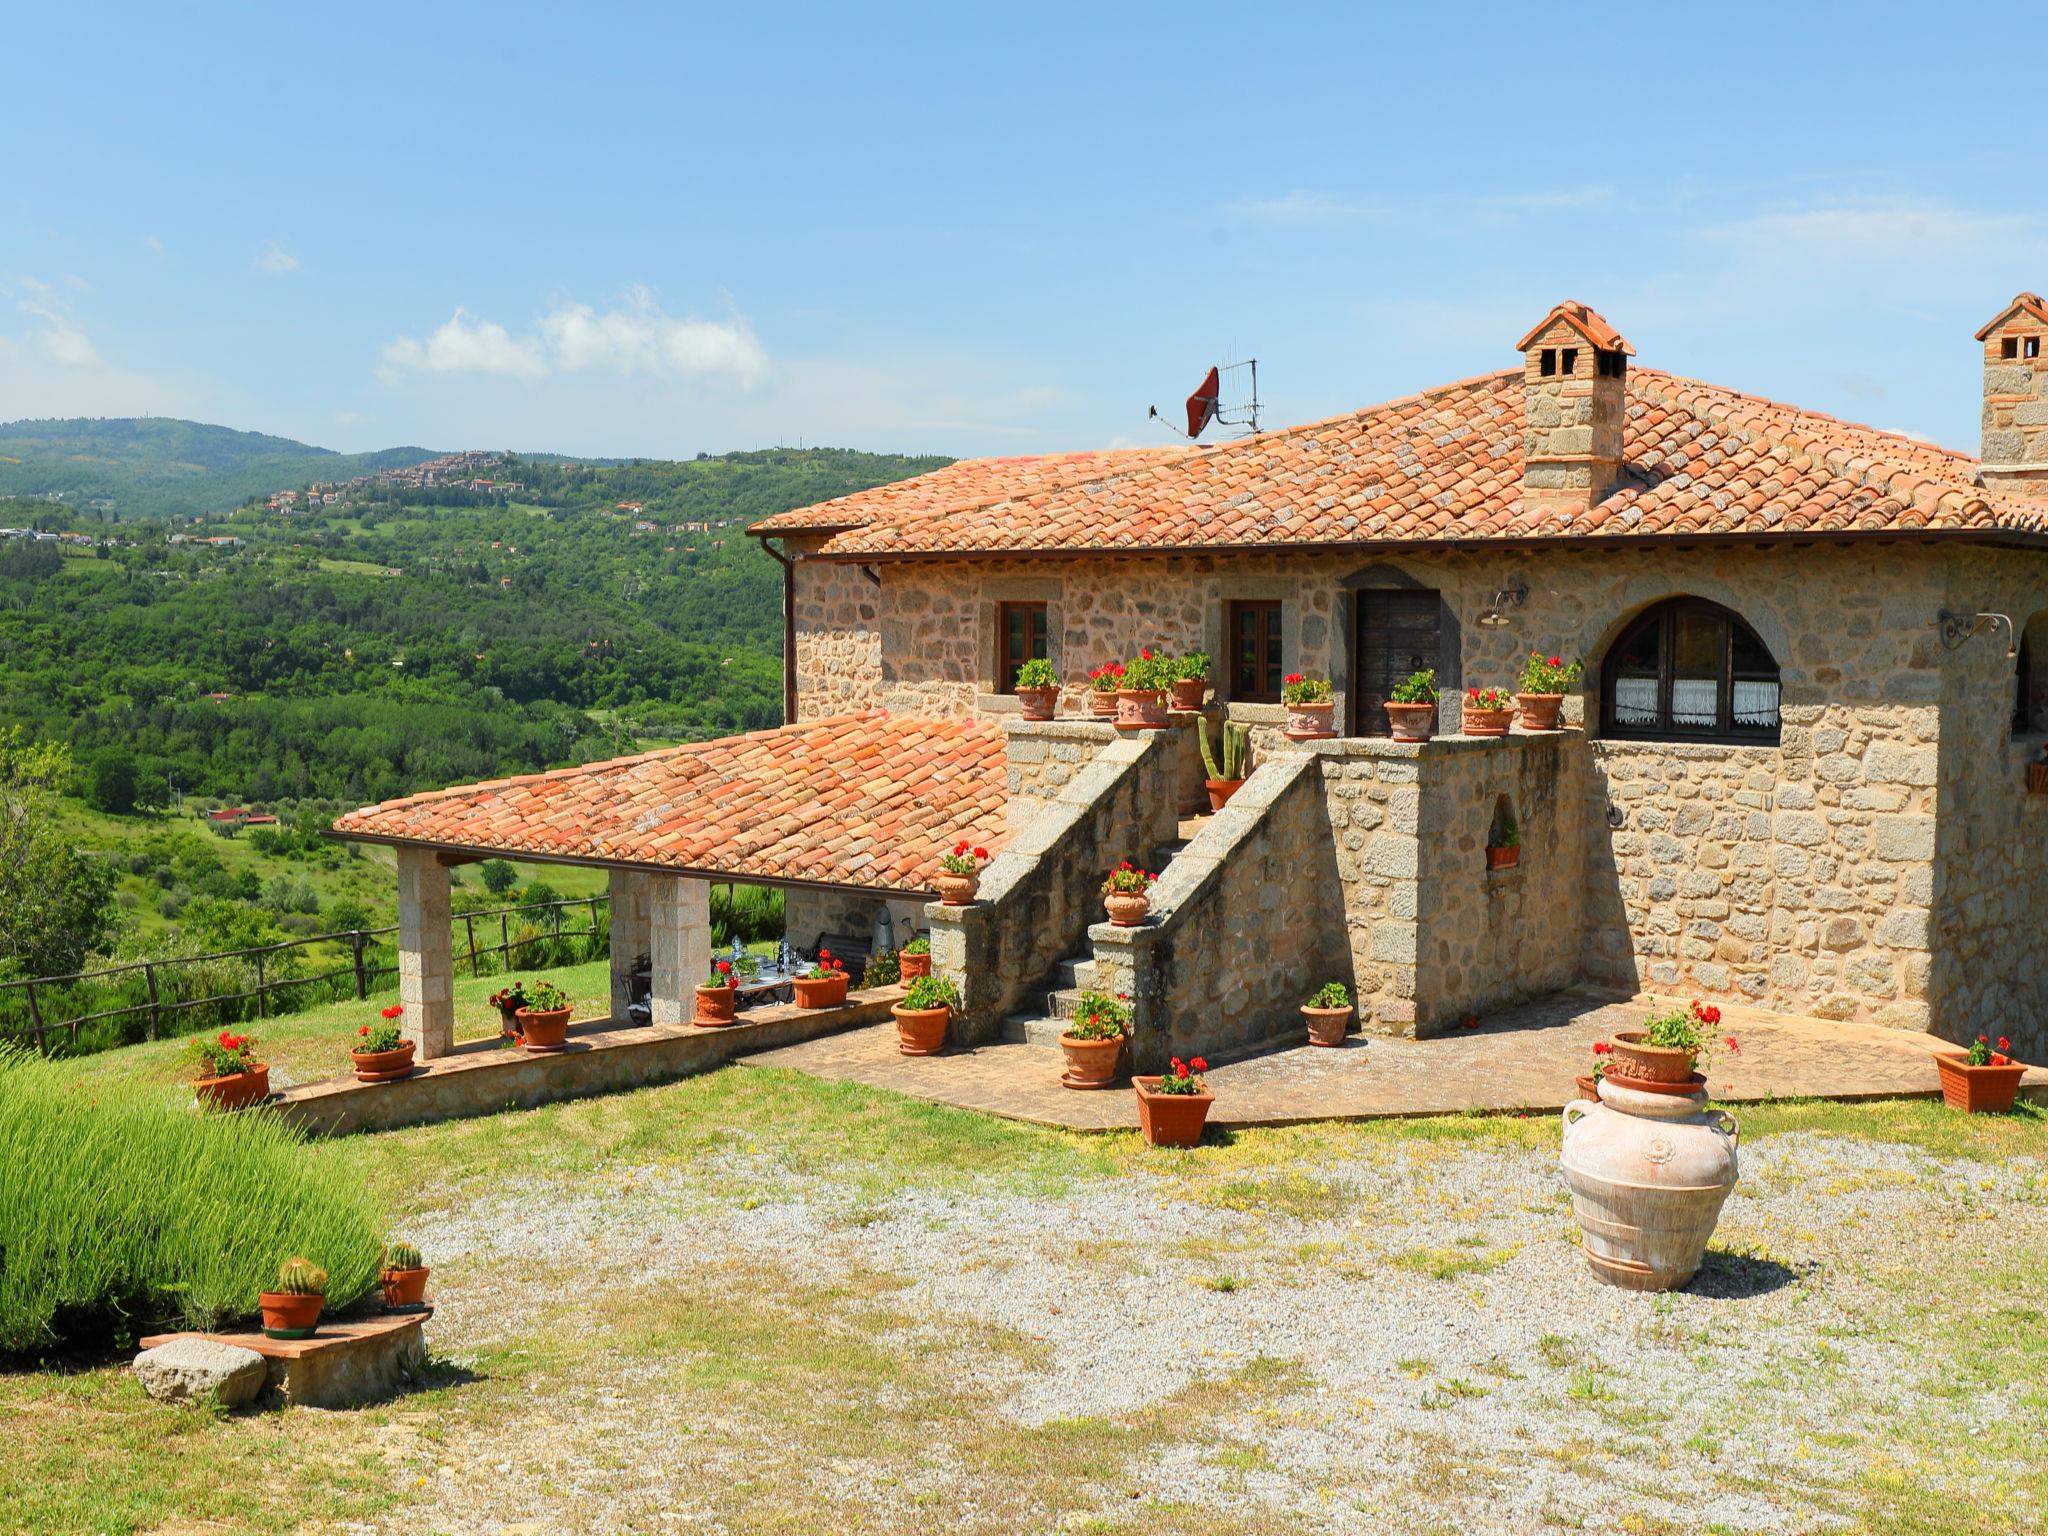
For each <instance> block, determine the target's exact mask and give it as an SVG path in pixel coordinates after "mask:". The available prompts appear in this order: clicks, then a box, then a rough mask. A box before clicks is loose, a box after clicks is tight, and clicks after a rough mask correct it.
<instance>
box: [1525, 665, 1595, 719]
mask: <svg viewBox="0 0 2048 1536" xmlns="http://www.w3.org/2000/svg"><path fill="white" fill-rule="evenodd" d="M1584 670H1585V666H1584V664H1583V663H1581V662H1577V661H1574V662H1571V663H1569V664H1567V663H1566V662H1565V660H1564V658H1563V657H1561V656H1550V657H1546V656H1545V655H1544V654H1543V653H1542V652H1541V651H1531V652H1530V653H1529V659H1528V660H1527V661H1525V662H1523V663H1522V686H1521V689H1520V691H1518V692H1517V693H1516V694H1515V702H1516V703H1517V704H1519V705H1520V706H1521V708H1522V729H1523V730H1525V731H1554V730H1556V729H1557V728H1558V725H1557V717H1558V714H1559V712H1560V711H1562V710H1563V708H1564V696H1565V694H1566V693H1567V692H1568V691H1570V690H1571V689H1572V688H1575V687H1577V686H1578V681H1579V674H1580V673H1581V672H1583V671H1584Z"/></svg>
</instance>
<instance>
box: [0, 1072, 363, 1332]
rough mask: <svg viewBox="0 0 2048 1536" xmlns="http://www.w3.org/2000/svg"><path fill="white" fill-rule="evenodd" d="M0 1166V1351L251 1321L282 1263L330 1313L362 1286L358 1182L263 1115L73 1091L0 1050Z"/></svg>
mask: <svg viewBox="0 0 2048 1536" xmlns="http://www.w3.org/2000/svg"><path fill="white" fill-rule="evenodd" d="M0 1168H6V1169H10V1170H13V1175H11V1176H9V1177H8V1178H6V1179H4V1180H0V1253H4V1254H5V1255H6V1263H5V1264H0V1353H9V1354H21V1353H28V1352H34V1351H41V1350H47V1349H50V1348H53V1347H59V1346H65V1345H71V1346H83V1347H88V1348H92V1349H106V1348H110V1347H113V1346H115V1345H123V1346H125V1345H127V1344H130V1343H132V1342H133V1335H134V1334H136V1333H139V1332H142V1331H145V1330H147V1329H149V1328H151V1327H154V1326H157V1325H165V1326H177V1327H188V1328H201V1329H207V1328H216V1327H218V1326H220V1325H221V1324H222V1323H224V1322H227V1321H229V1320H230V1319H234V1318H240V1317H246V1316H250V1315H253V1314H254V1312H255V1309H256V1293H257V1292H258V1291H262V1290H268V1289H269V1288H270V1285H271V1281H272V1279H273V1277H274V1276H275V1275H276V1274H277V1269H278V1265H279V1264H280V1263H282V1262H283V1261H284V1260H285V1259H287V1258H290V1257H292V1256H293V1255H295V1254H304V1255H307V1256H308V1257H310V1258H312V1259H313V1260H314V1261H315V1262H317V1263H319V1264H321V1265H323V1266H325V1267H326V1269H327V1270H328V1272H329V1277H330V1278H329V1280H328V1284H327V1296H328V1300H329V1302H330V1304H331V1305H333V1306H334V1307H335V1308H336V1310H339V1309H341V1308H344V1307H346V1306H348V1305H350V1304H351V1303H353V1302H354V1301H356V1300H358V1299H359V1298H361V1297H362V1296H364V1295H366V1294H368V1293H369V1291H370V1289H371V1288H372V1287H373V1286H374V1285H375V1284H376V1281H377V1256H378V1253H379V1251H380V1250H381V1248H382V1246H383V1245H382V1232H381V1230H380V1229H381V1225H382V1224H381V1222H380V1220H379V1219H378V1217H377V1215H376V1214H375V1212H374V1210H373V1209H372V1207H371V1205H370V1202H369V1197H368V1195H367V1194H366V1192H365V1191H364V1189H363V1187H362V1182H361V1180H360V1179H359V1178H358V1177H357V1176H356V1175H355V1174H354V1173H353V1172H351V1171H350V1170H349V1169H348V1167H347V1166H346V1165H345V1163H344V1162H343V1161H342V1160H341V1159H339V1158H335V1157H333V1156H332V1155H331V1154H330V1153H329V1151H328V1149H326V1148H323V1147H315V1146H309V1145H307V1144H306V1143H305V1141H304V1139H303V1138H302V1137H301V1136H300V1135H299V1134H298V1133H297V1132H294V1131H292V1130H290V1129H288V1128H287V1127H286V1126H285V1125H284V1124H283V1123H282V1122H280V1121H279V1120H278V1119H277V1118H276V1117H275V1116H272V1115H195V1114H193V1113H192V1112H191V1110H190V1109H189V1108H188V1107H187V1106H186V1105H185V1104H184V1103H182V1102H180V1101H179V1100H178V1099H175V1098H173V1097H171V1096H168V1095H166V1094H165V1093H164V1091H163V1090H162V1089H161V1088H159V1087H154V1086H152V1085H149V1084H146V1083H136V1082H126V1081H122V1080H120V1079H117V1078H113V1077H105V1078H101V1079H98V1080H95V1081H94V1083H93V1085H92V1087H91V1090H90V1091H89V1092H88V1091H86V1090H84V1089H83V1088H81V1086H80V1084H79V1080H78V1076H77V1073H76V1071H75V1070H74V1069H71V1068H67V1067H65V1066H62V1065H60V1064H58V1063H54V1062H47V1061H41V1060H38V1059H36V1058H35V1057H33V1056H29V1055H26V1054H24V1053H20V1052H8V1051H0ZM25 1170H33V1177H20V1176H18V1175H19V1174H20V1173H22V1172H23V1171H25Z"/></svg>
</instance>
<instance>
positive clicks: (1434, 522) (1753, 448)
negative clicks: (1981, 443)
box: [819, 368, 2048, 559]
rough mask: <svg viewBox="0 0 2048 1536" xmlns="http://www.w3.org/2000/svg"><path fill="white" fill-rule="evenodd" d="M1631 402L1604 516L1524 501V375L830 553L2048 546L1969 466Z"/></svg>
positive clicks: (889, 528)
mask: <svg viewBox="0 0 2048 1536" xmlns="http://www.w3.org/2000/svg"><path fill="white" fill-rule="evenodd" d="M1627 391H1628V394H1627V405H1626V416H1627V420H1626V424H1625V428H1624V441H1625V450H1624V451H1625V465H1624V471H1625V473H1624V479H1623V483H1622V484H1621V485H1620V486H1619V487H1618V488H1617V489H1616V490H1615V491H1614V492H1613V493H1612V494H1611V495H1609V496H1608V497H1607V498H1606V499H1605V500H1603V501H1601V502H1600V503H1598V504H1597V505H1595V506H1593V507H1591V508H1589V509H1584V510H1574V509H1570V508H1562V509H1560V508H1558V507H1555V506H1528V507H1525V506H1524V505H1523V502H1522V457H1523V426H1522V412H1523V401H1524V398H1525V396H1524V387H1523V377H1522V370H1520V369H1519V368H1517V369H1512V370H1505V371H1503V372H1500V373H1494V374H1486V375H1482V376H1481V377H1479V378H1476V379H1466V380H1463V381H1461V382H1459V383H1456V384H1450V385H1446V386H1444V387H1443V388H1440V389H1435V390H1431V391H1429V392H1428V393H1426V394H1420V395H1410V396H1408V397H1407V398H1405V399H1401V400H1393V401H1389V402H1387V403H1386V404H1384V405H1377V406H1373V407H1370V408H1369V409H1366V410H1363V411H1358V412H1355V413H1352V414H1350V415H1346V416H1339V417H1334V418H1332V419H1330V420H1328V421H1319V422H1312V423H1309V424H1308V425H1306V426H1300V427H1291V428H1288V429H1285V430H1282V431H1276V432H1266V433H1261V434H1259V435H1257V436H1255V437H1248V438H1242V439H1239V440H1237V441H1235V442H1226V443H1219V444H1216V445H1214V446H1212V447H1207V448H1192V449H1183V450H1169V451H1167V452H1166V453H1165V454H1162V455H1156V456H1153V457H1151V458H1150V459H1149V460H1147V461H1141V462H1139V463H1136V464H1129V465H1126V464H1119V465H1118V466H1117V467H1116V468H1114V469H1113V470H1109V471H1103V472H1098V473H1095V474H1092V475H1081V476H1075V475H1070V474H1066V473H1048V474H1047V475H1045V476H1044V477H1042V482H1041V483H1040V484H1037V485H1034V486H1032V487H1031V488H1030V489H1029V490H1028V491H1019V490H1017V489H1014V488H1012V489H1007V490H1004V491H1002V492H1000V493H998V494H993V495H985V496H983V497H982V499H979V500H975V499H972V489H971V486H970V485H969V483H967V482H964V481H955V482H954V483H953V484H952V485H951V486H950V487H949V488H948V489H947V490H946V491H944V492H943V493H938V494H924V493H913V492H911V491H910V490H909V489H908V488H907V487H910V486H915V485H916V484H917V482H915V481H912V482H906V487H905V488H904V489H902V491H901V499H900V500H899V502H898V503H897V506H896V510H893V511H892V510H890V509H888V508H886V507H883V506H882V505H880V504H875V505H874V508H873V511H872V513H871V515H870V517H869V520H868V521H867V522H866V523H865V524H864V525H863V526H861V527H859V528H852V529H845V530H842V531H840V532H837V533H834V534H833V535H832V536H830V537H829V538H827V539H826V540H825V541H824V543H823V544H822V546H821V547H820V551H819V553H821V554H822V555H824V556H826V557H835V556H836V557H843V558H860V559H871V558H884V559H886V558H889V557H891V556H906V557H907V556H946V555H963V554H1000V553H1011V552H1030V551H1047V552H1066V551H1085V550H1102V551H1117V550H1170V549H1229V548H1245V547H1256V546H1265V547H1270V546H1275V545H1281V546H1284V545H1303V546H1312V545H1317V544H1369V543H1402V544H1415V543H1434V542H1486V541H1496V540H1497V541H1517V540H1530V539H1542V540H1552V539H1572V538H1588V537H1641V538H1650V537H1659V536H1664V537H1679V538H1682V537H1692V536H1699V535H1712V534H1728V535H1737V536H1744V537H1773V536H1776V537H1787V538H1790V537H1799V536H1810V535H1813V534H1816V533H1868V534H1871V535H1883V534H1888V533H1899V532H1902V531H1920V530H1934V531H1950V532H1978V533H1982V532H2017V533H2024V534H2030V535H2037V536H2038V535H2048V508H2044V507H2043V505H2042V504H2041V503H2040V502H2038V501H2031V502H2030V501H2028V500H2025V499H2023V498H2019V497H2014V496H2009V495H2001V494H1998V493H1994V492H1987V491H1985V490H1984V489H1982V488H1981V487H1979V486H1978V485H1977V484H1976V479H1975V477H1976V471H1977V461H1976V460H1975V459H1973V458H1970V457H1969V456H1967V455H1965V454H1959V453H1952V452H1950V451H1948V450H1947V449H1943V448H1937V447H1935V446H1934V445H1932V444H1930V443H1924V442H1919V441H1917V440H1915V439H1912V438H1907V437H1901V436H1899V435H1897V434H1895V433H1890V432H1881V431H1878V430H1877V429H1875V428H1873V427H1866V426H1859V425H1856V424H1854V423H1850V422H1842V421H1837V420H1835V419H1834V418H1833V417H1830V416H1824V415H1821V414H1819V413H1817V412H1812V411H1800V410H1797V409H1795V408H1793V407H1791V406H1788V405H1781V404H1779V403H1777V402H1776V401H1771V400H1764V399H1761V398H1758V397H1757V396H1754V395H1744V394H1739V393H1737V392H1735V391H1733V390H1727V389H1720V388H1717V387H1715V386H1713V385H1710V384H1703V383H1700V382H1699V381H1697V380H1694V379H1686V378H1680V377H1677V376H1676V375H1672V374H1666V373H1660V372H1657V371H1655V370H1651V369H1632V370H1630V374H1629V379H1628V383H1627ZM955 467H956V468H958V467H959V466H955ZM940 473H945V472H944V471H941V472H940ZM1016 474H1017V471H1015V470H1008V471H1005V475H1004V477H1003V478H1001V479H1000V480H999V481H992V482H991V484H996V483H1001V484H1005V485H1008V484H1010V477H1013V476H1014V475H1016ZM925 478H926V479H929V478H930V477H929V476H927V477H925ZM865 494H869V495H872V494H873V493H865Z"/></svg>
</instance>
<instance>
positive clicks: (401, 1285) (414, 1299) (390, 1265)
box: [377, 1243, 428, 1312]
mask: <svg viewBox="0 0 2048 1536" xmlns="http://www.w3.org/2000/svg"><path fill="white" fill-rule="evenodd" d="M427 1274H428V1270H427V1266H426V1263H425V1261H423V1260H422V1259H421V1258H420V1251H419V1249H417V1248H415V1247H413V1245H412V1244H411V1243H391V1244H388V1245H386V1247H385V1249H384V1258H383V1261H382V1262H381V1263H380V1264H379V1265H378V1266H377V1284H378V1285H379V1286H380V1287H381V1288H382V1289H383V1292H384V1310H385V1311H387V1312H419V1311H423V1310H425V1308H424V1303H425V1301H426V1299H427Z"/></svg>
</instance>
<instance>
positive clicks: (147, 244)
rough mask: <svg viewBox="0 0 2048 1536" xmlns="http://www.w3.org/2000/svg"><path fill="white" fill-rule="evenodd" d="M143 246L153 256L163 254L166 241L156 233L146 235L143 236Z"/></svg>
mask: <svg viewBox="0 0 2048 1536" xmlns="http://www.w3.org/2000/svg"><path fill="white" fill-rule="evenodd" d="M142 248H143V249H144V250H145V251H147V252H149V254H150V255H152V256H161V255H163V253H164V243H163V241H161V240H159V239H158V238H157V237H156V236H155V235H144V236H143V237H142Z"/></svg>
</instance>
